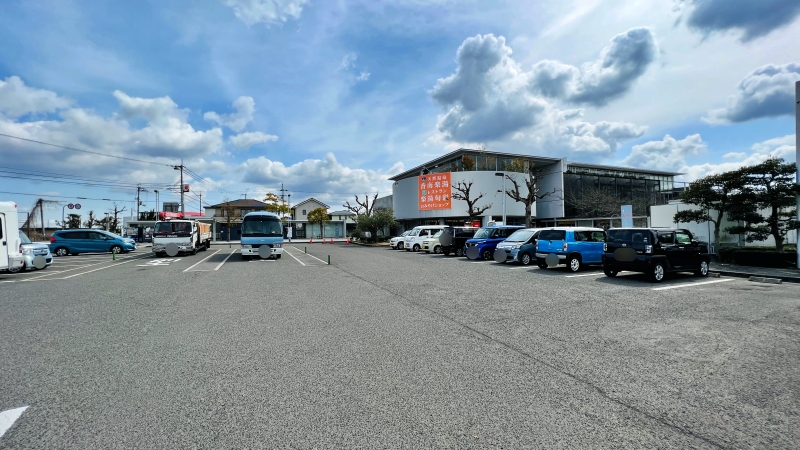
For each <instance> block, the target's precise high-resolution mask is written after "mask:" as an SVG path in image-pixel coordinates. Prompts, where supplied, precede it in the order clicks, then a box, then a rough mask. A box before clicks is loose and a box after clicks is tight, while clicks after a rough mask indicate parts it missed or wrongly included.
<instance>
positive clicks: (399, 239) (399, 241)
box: [389, 230, 411, 250]
mask: <svg viewBox="0 0 800 450" xmlns="http://www.w3.org/2000/svg"><path fill="white" fill-rule="evenodd" d="M408 233H411V230H408V231H404V232H403V234H401V235H400V236H395V237H393V238H391V239H389V245H391V246H392V248H393V249H397V250H402V249H403V238H404V237H406V236H408Z"/></svg>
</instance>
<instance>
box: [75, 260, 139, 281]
mask: <svg viewBox="0 0 800 450" xmlns="http://www.w3.org/2000/svg"><path fill="white" fill-rule="evenodd" d="M137 259H144V257H142V258H131V259H129V260H127V261H123V262H121V263H117V264H111V265H110V266H105V267H98V268H97V269H92V270H87V271H86V272H81V273H76V274H74V275H70V276H67V277H64V278H62V280H66V279H69V278H73V277H79V276H81V275H86V274H87V273H92V272H97V271H99V270H105V269H108V268H110V267H115V266H121V265H123V264H128V263H129V262H134V261H136V260H137Z"/></svg>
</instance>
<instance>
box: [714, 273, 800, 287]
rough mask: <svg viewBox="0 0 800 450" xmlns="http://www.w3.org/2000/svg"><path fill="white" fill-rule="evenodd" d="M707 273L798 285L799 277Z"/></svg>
mask: <svg viewBox="0 0 800 450" xmlns="http://www.w3.org/2000/svg"><path fill="white" fill-rule="evenodd" d="M709 273H718V274H720V275H725V276H728V277H738V278H757V279H760V280H763V279H765V278H768V279H771V280H780V281H782V282H784V283H800V277H786V276H775V275H774V276H771V277H764V275H759V274H755V273H747V272H734V271H728V270H715V269H711V270H709ZM760 280H759V281H760ZM751 281H755V280H751ZM762 282H763V281H762ZM775 284H779V283H775Z"/></svg>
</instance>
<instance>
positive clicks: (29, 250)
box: [8, 231, 53, 273]
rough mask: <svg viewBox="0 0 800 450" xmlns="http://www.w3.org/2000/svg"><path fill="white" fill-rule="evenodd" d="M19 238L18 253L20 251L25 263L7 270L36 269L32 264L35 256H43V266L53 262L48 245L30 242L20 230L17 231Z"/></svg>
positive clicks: (13, 271)
mask: <svg viewBox="0 0 800 450" xmlns="http://www.w3.org/2000/svg"><path fill="white" fill-rule="evenodd" d="M19 240H20V242H21V244H20V246H19V247H20V253H22V259H23V260H24V261H25V264H23V265H21V266H19V267H15V268H13V269H8V271H9V272H11V273H15V272H22V271H23V270H25V269H36V266H34V265H33V258H35V257H37V256H43V257H44V260H45V265H44V267H48V266H50V264H52V263H53V255H52V254H51V253H50V247H48V246H47V244H37V243H35V242H31V240H30V239H28V236H26V235H25V233H23V232H22V231H20V232H19Z"/></svg>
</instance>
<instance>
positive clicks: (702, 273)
mask: <svg viewBox="0 0 800 450" xmlns="http://www.w3.org/2000/svg"><path fill="white" fill-rule="evenodd" d="M694 274H695V276H698V277H707V276H708V262H707V261H700V268H699V269H698V270H697V271H696V272H695V273H694Z"/></svg>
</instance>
